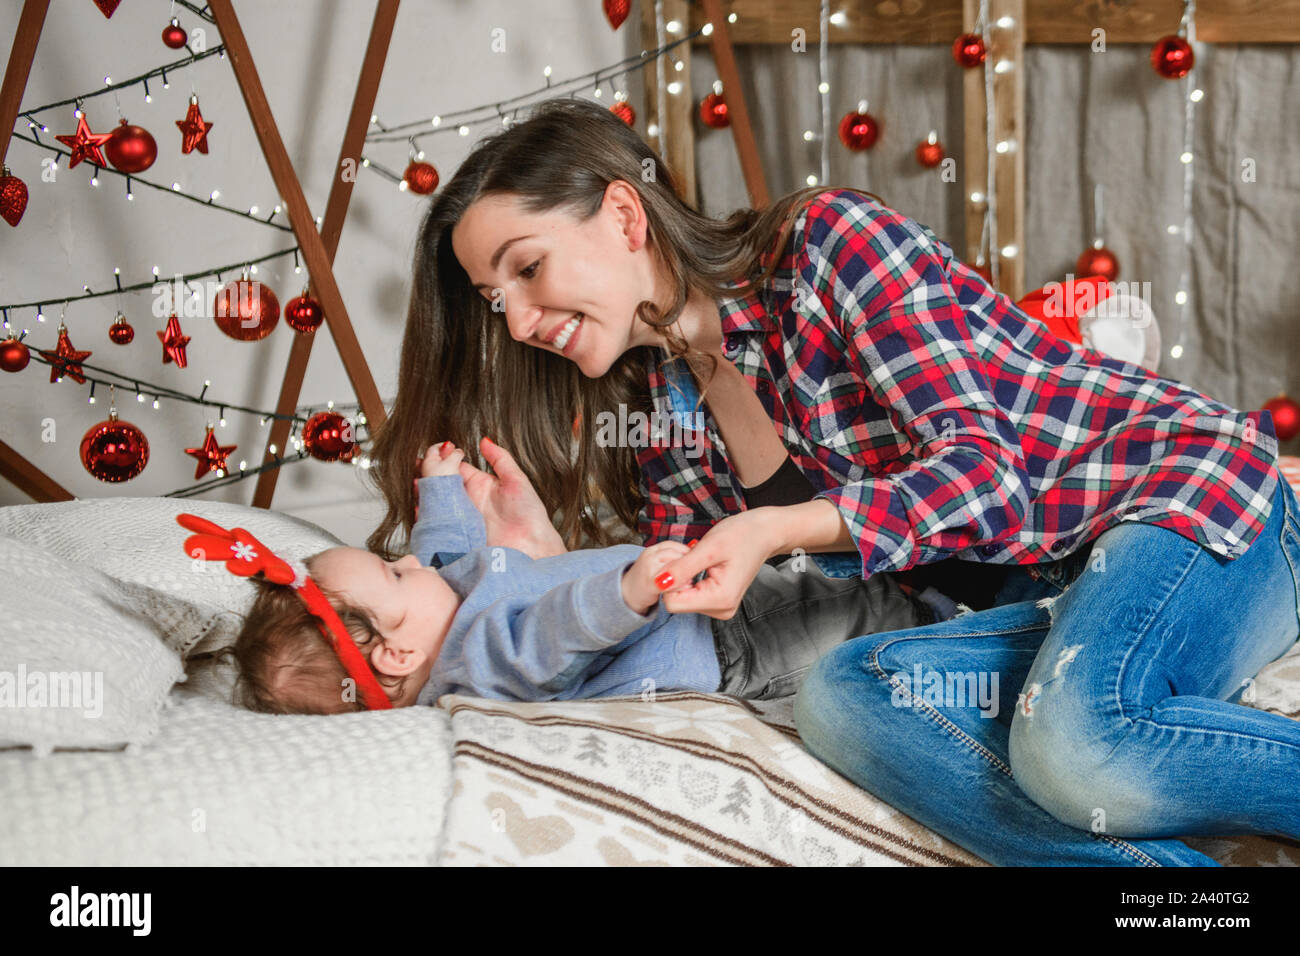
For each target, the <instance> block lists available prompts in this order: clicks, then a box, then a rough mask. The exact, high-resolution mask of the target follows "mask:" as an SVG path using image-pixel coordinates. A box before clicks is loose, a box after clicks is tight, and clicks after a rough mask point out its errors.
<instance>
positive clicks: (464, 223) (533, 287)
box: [451, 180, 661, 378]
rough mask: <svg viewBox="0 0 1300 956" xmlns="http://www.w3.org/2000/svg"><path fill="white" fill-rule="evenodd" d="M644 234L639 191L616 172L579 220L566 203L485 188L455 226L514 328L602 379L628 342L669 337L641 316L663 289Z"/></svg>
mask: <svg viewBox="0 0 1300 956" xmlns="http://www.w3.org/2000/svg"><path fill="white" fill-rule="evenodd" d="M646 235H647V220H646V215H645V210H644V208H643V207H642V205H641V200H640V197H639V196H638V195H637V193H636V190H635V189H633V188H632V187H631V186H630V185H628V184H627V183H625V182H622V181H621V180H616V181H614V182H612V183H610V184H609V186H608V187H607V188H606V190H605V195H604V198H603V199H602V201H601V205H600V209H599V210H598V211H597V212H596V215H594V216H592V217H591V218H590V219H588V220H587V221H586V222H581V223H580V222H577V221H576V220H575V219H574V218H573V217H572V216H570V215H569V214H568V213H566V212H561V211H550V212H545V213H529V212H527V211H525V210H524V209H523V208H522V207H521V206H520V205H519V203H518V200H517V199H516V198H515V197H514V196H513V195H492V196H484V197H482V198H481V199H478V200H477V201H475V202H474V203H472V204H471V205H470V207H469V209H467V210H466V211H465V214H464V215H463V216H462V217H461V219H460V221H459V222H458V223H457V224H456V225H455V227H453V229H452V236H451V244H452V249H453V250H454V251H455V253H456V258H457V260H458V261H459V262H460V264H461V268H463V269H464V270H465V272H466V274H467V275H468V276H469V281H470V284H471V285H473V286H474V287H475V289H476V291H477V292H478V293H479V294H480V295H482V296H483V297H484V299H486V300H487V301H488V302H490V303H493V305H494V308H495V309H497V310H498V311H499V312H502V313H503V314H504V316H505V321H506V324H507V325H508V326H509V328H510V334H511V336H513V337H514V338H515V339H516V340H517V341H520V342H523V343H524V344H526V345H531V346H533V347H535V348H539V349H546V350H548V351H552V352H555V353H556V354H559V355H563V356H564V357H565V358H566V359H568V360H569V361H571V362H574V363H575V364H576V365H577V366H578V368H579V369H580V370H581V371H582V373H583V374H584V375H586V376H587V377H588V378H599V377H600V376H601V375H603V374H605V372H606V371H608V370H609V368H610V366H612V365H613V364H614V362H615V361H616V360H617V359H618V357H619V356H620V355H622V354H623V353H624V352H626V351H627V350H628V349H629V348H631V347H633V346H637V345H653V344H657V343H659V342H660V341H661V339H660V338H659V333H657V332H656V331H655V330H654V329H652V328H651V327H650V326H648V325H646V324H645V323H644V322H641V321H638V320H637V319H636V307H637V305H638V304H639V303H641V302H642V301H644V300H646V299H651V298H653V295H654V289H655V260H654V257H653V256H652V255H651V252H650V249H649V247H648V246H647V244H646Z"/></svg>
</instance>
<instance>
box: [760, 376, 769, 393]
mask: <svg viewBox="0 0 1300 956" xmlns="http://www.w3.org/2000/svg"><path fill="white" fill-rule="evenodd" d="M767 389H768V385H767V380H766V379H760V380H759V383H758V390H759V391H760V392H762V393H763V394H764V395H766V394H767Z"/></svg>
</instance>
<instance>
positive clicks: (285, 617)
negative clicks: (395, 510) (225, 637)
mask: <svg viewBox="0 0 1300 956" xmlns="http://www.w3.org/2000/svg"><path fill="white" fill-rule="evenodd" d="M323 553H324V552H320V553H318V554H314V555H312V556H311V557H309V558H306V559H305V560H304V561H303V563H304V564H305V565H306V566H307V573H308V574H309V575H311V577H312V578H313V579H316V570H317V569H316V568H315V567H314V566H313V565H314V563H315V561H316V559H317V558H319V557H320V554H323ZM251 580H252V581H253V583H254V585H256V587H257V597H256V599H255V600H254V601H253V605H252V607H251V608H250V609H249V611H248V614H247V616H246V617H245V619H244V626H243V628H242V629H241V630H240V632H239V636H238V637H237V638H236V639H235V644H234V648H233V653H234V658H235V663H236V664H237V665H238V668H239V678H238V681H237V682H236V684H235V698H236V701H237V702H239V703H241V704H242V705H243V706H245V707H248V708H250V709H251V710H256V711H260V712H262V713H266V714H345V713H350V712H352V711H357V710H365V709H366V706H365V704H363V703H362V702H361V699H360V694H359V692H358V691H357V688H356V687H355V686H354V682H353V681H352V680H351V678H349V677H348V672H347V670H345V669H344V667H343V664H342V662H341V661H339V659H338V655H337V654H335V653H334V648H333V647H332V646H331V645H330V643H329V641H327V640H326V639H325V636H324V635H323V634H321V632H320V629H319V627H317V618H316V617H315V616H313V615H312V613H311V612H310V611H308V610H307V606H306V605H305V604H304V603H303V602H302V599H301V598H299V597H298V595H297V594H295V593H294V591H293V589H292V588H290V587H288V586H287V585H283V584H272V583H270V582H269V581H267V580H265V579H264V578H263V577H262V576H261V575H260V574H259V575H257V576H256V577H254V578H252V579H251ZM316 584H317V586H318V587H321V585H320V581H319V580H317V581H316ZM321 592H322V593H323V594H324V595H325V597H326V598H328V599H329V602H330V604H331V605H332V606H333V608H334V610H335V611H336V612H338V615H339V619H340V620H341V621H342V622H343V626H344V628H346V629H347V632H348V633H349V634H350V635H351V636H352V640H353V641H355V642H356V645H357V647H359V648H360V649H361V653H362V656H364V657H365V658H366V660H367V662H369V659H370V654H371V652H372V651H373V650H374V648H375V647H377V646H378V644H379V642H380V641H382V640H383V638H382V637H380V636H379V633H378V631H377V629H376V628H375V625H374V621H373V620H372V618H371V616H370V613H369V611H367V609H366V608H363V607H360V606H358V605H356V604H354V603H351V602H349V601H347V600H345V599H344V598H342V597H341V596H340V595H338V594H337V593H332V592H330V591H329V590H327V589H326V588H324V587H321ZM371 670H372V672H374V674H375V678H376V679H377V680H378V681H379V683H380V686H382V687H383V688H384V690H385V691H386V692H387V693H388V696H389V699H396V698H398V697H400V696H401V694H402V692H403V690H404V689H405V687H406V681H407V679H408V677H393V676H391V675H388V674H381V673H379V672H378V671H375V670H374V668H373V667H372V668H371ZM408 676H409V675H408Z"/></svg>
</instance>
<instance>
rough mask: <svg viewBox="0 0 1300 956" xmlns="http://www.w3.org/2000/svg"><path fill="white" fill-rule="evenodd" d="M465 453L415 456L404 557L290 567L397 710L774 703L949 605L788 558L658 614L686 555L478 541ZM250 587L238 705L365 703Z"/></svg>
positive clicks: (299, 625) (309, 634) (293, 621)
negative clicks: (872, 642)
mask: <svg viewBox="0 0 1300 956" xmlns="http://www.w3.org/2000/svg"><path fill="white" fill-rule="evenodd" d="M463 458H464V453H463V452H462V451H461V450H459V449H457V448H455V447H454V446H452V445H451V444H450V443H449V442H445V443H443V444H442V445H440V446H439V445H432V446H430V447H429V449H428V451H427V452H426V453H425V456H424V459H423V460H422V462H421V466H420V473H421V477H420V478H419V479H418V481H417V487H418V491H419V501H420V505H419V509H418V511H417V520H416V523H415V526H414V527H413V529H412V532H411V538H410V547H411V551H412V552H413V553H411V554H408V555H406V556H404V557H402V558H400V559H398V560H396V561H385V560H383V559H382V558H380V557H379V556H378V555H375V554H373V553H371V552H369V551H364V550H361V549H358V548H346V547H339V548H329V549H327V550H325V551H322V552H320V553H318V554H316V555H313V556H312V557H310V558H307V559H306V560H305V562H304V563H305V564H306V566H307V570H308V573H309V574H310V575H311V577H312V579H313V580H314V581H315V582H316V584H317V585H318V586H319V587H320V589H321V591H322V592H323V593H324V594H325V596H326V597H327V598H328V599H329V600H330V603H331V604H332V605H333V606H334V608H335V610H336V611H337V612H338V614H339V617H340V619H341V620H342V622H343V624H344V626H345V627H346V628H347V630H348V632H349V633H350V635H351V636H352V639H353V640H354V641H355V642H356V644H357V646H358V647H359V648H360V649H361V651H362V654H363V655H364V656H365V657H366V659H367V660H368V661H369V664H370V667H371V669H372V670H373V672H374V673H375V675H376V678H377V679H378V681H379V682H380V684H381V686H383V687H384V689H385V690H386V692H387V693H388V696H389V698H390V699H391V700H392V702H393V706H395V707H408V706H410V705H412V704H434V703H436V701H437V699H438V697H440V696H441V695H443V694H448V693H466V694H472V695H475V696H479V697H487V698H496V699H506V700H529V701H537V700H565V699H571V698H588V697H606V696H614V695H620V694H644V693H647V692H654V691H682V690H695V691H705V692H716V693H724V694H731V695H733V696H737V697H746V698H753V699H766V698H770V697H779V696H785V695H789V694H793V693H794V692H795V691H796V690H797V689H798V686H799V683H800V682H801V680H802V678H803V675H804V674H805V673H806V672H807V670H808V668H809V667H810V666H811V665H812V664H813V662H814V661H816V660H817V658H818V657H820V656H821V655H822V654H824V653H826V651H828V650H830V649H831V648H832V647H833V646H835V645H836V644H839V643H841V642H843V641H846V640H849V639H851V638H854V637H857V636H859V635H862V634H870V633H875V632H879V631H894V630H902V629H905V628H911V627H918V626H922V625H925V624H929V623H932V622H933V621H935V620H942V619H945V618H946V617H950V616H951V615H952V613H953V611H954V607H953V605H952V603H951V602H949V601H947V600H946V599H945V598H944V597H943V596H942V595H940V594H938V593H937V592H935V591H933V589H927V590H926V591H923V592H921V593H920V594H918V595H913V594H910V593H908V592H907V591H905V590H904V589H902V588H900V587H899V585H898V584H897V583H895V582H894V581H893V580H892V579H891V578H890V576H889V575H875V576H873V577H871V578H869V579H867V580H865V581H864V580H862V579H860V578H830V577H827V576H825V575H823V574H822V573H821V571H819V570H818V569H817V568H816V566H815V564H814V563H813V562H812V561H811V560H810V557H811V556H798V557H792V558H790V559H789V560H787V561H785V562H784V563H783V564H781V565H780V566H773V565H772V564H764V565H763V566H762V567H761V568H760V569H759V573H758V575H757V576H756V577H755V579H754V582H753V583H752V584H751V586H750V588H749V589H748V591H747V592H746V593H745V595H744V597H743V598H742V601H741V608H740V610H739V612H738V613H737V614H736V615H735V616H734V617H733V618H731V619H730V620H727V621H719V620H716V619H714V618H711V617H708V616H706V615H702V614H693V613H682V614H671V613H669V612H668V611H667V610H666V609H664V607H663V605H662V603H661V601H660V596H661V591H660V589H659V587H658V586H657V585H656V583H655V578H656V576H657V575H658V574H659V572H660V570H661V569H662V568H663V567H664V566H665V565H666V564H668V563H669V562H670V561H672V560H674V559H676V558H678V557H680V556H681V555H682V554H684V553H685V552H686V550H687V546H686V545H684V544H681V543H679V542H676V541H663V542H659V543H657V544H654V545H651V546H649V547H640V546H638V545H631V544H625V545H615V546H613V547H609V548H598V549H590V550H580V551H572V552H568V553H566V554H560V555H555V556H552V557H545V558H537V559H534V558H532V557H530V556H529V555H527V554H525V553H524V552H522V551H519V550H516V549H514V548H507V547H488V546H487V535H486V528H485V526H484V523H483V517H482V515H481V514H480V513H479V512H478V510H477V509H476V508H475V507H474V505H473V503H472V502H471V501H470V499H469V496H468V494H467V493H466V492H465V488H464V485H463V482H462V479H461V477H460V473H459V465H460V462H461V461H462V460H463ZM439 563H440V564H442V567H441V568H440V569H435V568H433V567H430V566H429V565H430V564H439ZM805 565H806V567H805ZM254 580H255V581H257V583H258V586H259V594H258V597H257V599H256V601H255V602H254V604H253V607H252V609H251V610H250V612H249V615H248V618H247V619H246V621H245V624H244V626H243V629H242V630H241V632H240V635H239V637H238V639H237V640H236V642H235V647H234V654H235V659H236V661H237V663H238V666H239V671H240V694H241V696H242V697H243V700H244V703H245V704H247V705H248V706H249V707H251V708H253V709H255V710H261V711H267V712H273V713H306V714H322V713H343V712H347V711H354V710H362V709H364V708H363V705H362V704H361V703H360V702H359V701H358V700H357V698H356V694H355V692H354V690H353V689H352V688H351V684H352V682H351V681H350V680H349V679H347V674H346V672H345V671H344V669H343V665H342V664H341V663H340V662H339V660H338V658H337V656H336V655H335V653H334V651H333V649H332V648H331V647H330V645H329V644H328V643H327V642H326V641H325V639H324V638H323V637H322V636H321V634H320V631H319V630H318V629H317V627H316V625H315V621H314V619H313V618H312V617H311V616H310V614H309V613H308V612H307V610H306V608H305V607H304V605H303V604H302V602H301V601H300V600H299V599H298V598H297V597H296V596H295V595H293V594H292V593H291V592H290V590H289V589H288V588H287V587H284V586H280V585H273V584H269V583H267V582H264V581H262V580H261V579H254Z"/></svg>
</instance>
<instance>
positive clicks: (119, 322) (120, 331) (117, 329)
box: [108, 312, 135, 345]
mask: <svg viewBox="0 0 1300 956" xmlns="http://www.w3.org/2000/svg"><path fill="white" fill-rule="evenodd" d="M108 337H109V338H110V339H112V340H113V341H114V342H115V343H116V344H118V345H130V344H131V340H132V339H134V338H135V329H133V328H131V323H130V322H128V321H127V320H126V316H125V315H123V314H122V313H121V312H119V313H117V318H116V319H114V320H113V324H112V325H110V326H109V327H108Z"/></svg>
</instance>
